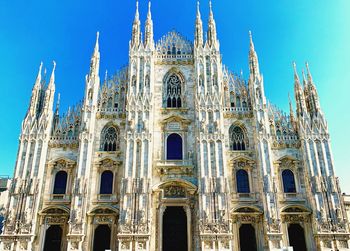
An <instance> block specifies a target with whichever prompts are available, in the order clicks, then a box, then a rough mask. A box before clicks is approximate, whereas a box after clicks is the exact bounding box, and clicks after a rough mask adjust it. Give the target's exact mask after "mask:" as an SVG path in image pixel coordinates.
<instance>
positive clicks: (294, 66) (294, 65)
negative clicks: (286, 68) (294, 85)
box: [293, 61, 299, 82]
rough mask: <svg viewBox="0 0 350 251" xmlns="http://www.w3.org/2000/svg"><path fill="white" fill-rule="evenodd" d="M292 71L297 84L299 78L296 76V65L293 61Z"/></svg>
mask: <svg viewBox="0 0 350 251" xmlns="http://www.w3.org/2000/svg"><path fill="white" fill-rule="evenodd" d="M293 69H294V79H295V80H298V82H299V76H298V71H297V64H296V63H295V62H294V61H293Z"/></svg>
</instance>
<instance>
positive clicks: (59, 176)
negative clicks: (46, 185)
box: [53, 171, 68, 194]
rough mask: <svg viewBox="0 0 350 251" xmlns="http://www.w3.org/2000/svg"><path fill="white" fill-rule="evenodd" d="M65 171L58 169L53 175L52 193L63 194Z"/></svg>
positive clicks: (65, 185)
mask: <svg viewBox="0 0 350 251" xmlns="http://www.w3.org/2000/svg"><path fill="white" fill-rule="evenodd" d="M67 176H68V175H67V173H66V172H65V171H59V172H58V173H56V175H55V183H54V186H53V194H65V193H66V188H67Z"/></svg>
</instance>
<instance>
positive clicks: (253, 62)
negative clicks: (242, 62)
mask: <svg viewBox="0 0 350 251" xmlns="http://www.w3.org/2000/svg"><path fill="white" fill-rule="evenodd" d="M249 40H250V48H249V69H250V74H252V75H253V76H254V77H257V76H259V75H260V69H259V60H258V55H257V54H256V51H255V47H254V42H253V36H252V32H251V31H249Z"/></svg>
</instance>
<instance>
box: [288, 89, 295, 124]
mask: <svg viewBox="0 0 350 251" xmlns="http://www.w3.org/2000/svg"><path fill="white" fill-rule="evenodd" d="M288 101H289V117H290V122H291V124H292V125H293V126H294V122H295V117H294V110H293V104H292V100H291V98H290V94H289V93H288Z"/></svg>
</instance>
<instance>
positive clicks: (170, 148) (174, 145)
mask: <svg viewBox="0 0 350 251" xmlns="http://www.w3.org/2000/svg"><path fill="white" fill-rule="evenodd" d="M167 159H168V160H182V138H181V136H180V135H179V134H176V133H173V134H170V135H169V136H168V138H167Z"/></svg>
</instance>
